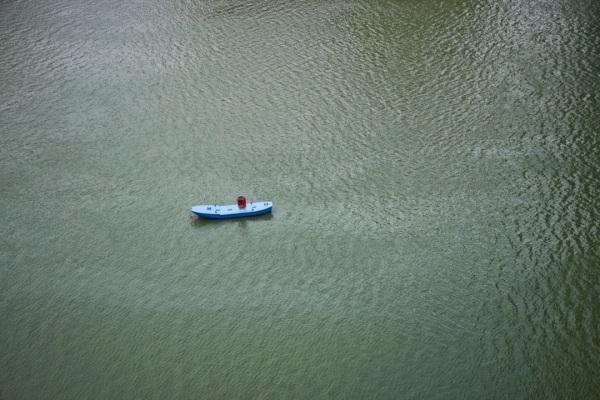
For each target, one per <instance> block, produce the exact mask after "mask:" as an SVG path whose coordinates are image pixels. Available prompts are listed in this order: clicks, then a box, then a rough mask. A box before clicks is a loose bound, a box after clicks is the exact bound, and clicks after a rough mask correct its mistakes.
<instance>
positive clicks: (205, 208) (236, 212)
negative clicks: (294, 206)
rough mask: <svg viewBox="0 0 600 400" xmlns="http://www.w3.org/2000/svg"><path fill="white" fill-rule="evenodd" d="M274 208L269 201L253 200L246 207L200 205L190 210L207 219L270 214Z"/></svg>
mask: <svg viewBox="0 0 600 400" xmlns="http://www.w3.org/2000/svg"><path fill="white" fill-rule="evenodd" d="M272 210H273V203H271V202H269V201H260V202H257V201H256V202H251V203H249V204H248V205H247V206H246V207H245V208H239V207H238V206H237V205H233V204H232V205H216V204H215V205H212V204H211V205H200V206H194V207H192V209H191V210H190V211H191V212H192V214H194V215H196V216H198V217H200V218H206V219H230V218H246V217H256V216H259V215H264V214H268V213H270V212H271V211H272Z"/></svg>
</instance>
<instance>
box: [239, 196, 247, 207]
mask: <svg viewBox="0 0 600 400" xmlns="http://www.w3.org/2000/svg"><path fill="white" fill-rule="evenodd" d="M237 206H238V208H246V198H245V197H244V196H238V198H237Z"/></svg>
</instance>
